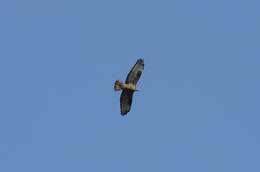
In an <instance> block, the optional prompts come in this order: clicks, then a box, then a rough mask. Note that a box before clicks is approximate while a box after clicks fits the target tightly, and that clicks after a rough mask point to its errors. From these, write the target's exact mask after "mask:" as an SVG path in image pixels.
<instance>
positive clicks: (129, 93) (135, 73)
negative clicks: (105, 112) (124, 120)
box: [114, 59, 144, 116]
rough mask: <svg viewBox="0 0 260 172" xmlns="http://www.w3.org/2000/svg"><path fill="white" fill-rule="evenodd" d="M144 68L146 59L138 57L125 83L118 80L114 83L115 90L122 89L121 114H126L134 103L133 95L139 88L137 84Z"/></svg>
mask: <svg viewBox="0 0 260 172" xmlns="http://www.w3.org/2000/svg"><path fill="white" fill-rule="evenodd" d="M143 70H144V60H143V59H138V60H137V62H136V63H135V65H134V66H133V68H132V69H131V71H130V72H129V73H128V75H127V78H126V81H125V83H122V82H120V81H119V80H116V82H115V84H114V89H115V91H120V90H122V93H121V96H120V110H121V115H123V116H124V115H126V114H127V113H128V112H129V111H130V109H131V105H132V97H133V94H134V92H135V91H138V90H137V87H136V84H137V82H138V80H139V78H140V76H141V74H142V72H143Z"/></svg>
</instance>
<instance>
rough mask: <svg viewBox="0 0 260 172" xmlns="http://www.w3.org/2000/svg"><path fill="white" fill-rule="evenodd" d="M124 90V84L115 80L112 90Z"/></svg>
mask: <svg viewBox="0 0 260 172" xmlns="http://www.w3.org/2000/svg"><path fill="white" fill-rule="evenodd" d="M123 88H124V84H123V83H122V82H120V81H119V80H116V82H115V85H114V90H115V91H120V90H122V89H123Z"/></svg>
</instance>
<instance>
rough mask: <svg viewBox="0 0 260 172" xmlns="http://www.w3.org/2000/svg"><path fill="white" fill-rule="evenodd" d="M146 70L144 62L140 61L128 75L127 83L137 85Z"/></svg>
mask: <svg viewBox="0 0 260 172" xmlns="http://www.w3.org/2000/svg"><path fill="white" fill-rule="evenodd" d="M143 70H144V60H143V59H138V60H137V62H136V63H135V65H134V66H133V68H132V69H131V71H130V72H129V73H128V75H127V78H126V81H125V83H126V84H128V83H132V84H134V85H136V84H137V82H138V80H139V78H140V76H141V74H142V72H143Z"/></svg>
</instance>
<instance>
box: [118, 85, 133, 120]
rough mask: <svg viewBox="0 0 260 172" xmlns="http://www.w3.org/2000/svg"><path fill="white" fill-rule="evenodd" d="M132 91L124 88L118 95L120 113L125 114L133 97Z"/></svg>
mask: <svg viewBox="0 0 260 172" xmlns="http://www.w3.org/2000/svg"><path fill="white" fill-rule="evenodd" d="M133 94H134V91H132V90H127V89H124V90H123V91H122V93H121V96H120V109H121V115H123V116H124V115H126V114H127V113H128V112H129V111H130V109H131V104H132V98H133Z"/></svg>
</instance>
